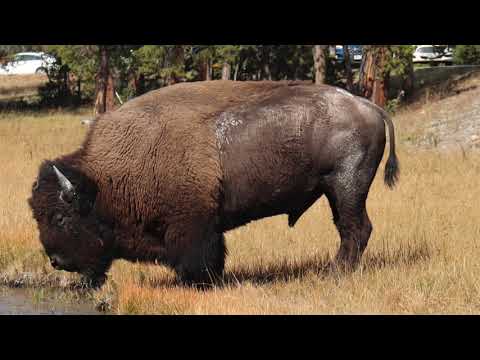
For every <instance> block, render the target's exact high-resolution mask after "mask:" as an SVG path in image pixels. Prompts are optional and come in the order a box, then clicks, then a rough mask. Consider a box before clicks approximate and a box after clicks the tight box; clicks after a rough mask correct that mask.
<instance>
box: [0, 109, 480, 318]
mask: <svg viewBox="0 0 480 360" xmlns="http://www.w3.org/2000/svg"><path fill="white" fill-rule="evenodd" d="M81 118H82V113H79V114H73V115H72V114H63V113H52V114H41V115H20V114H15V113H11V114H3V115H1V114H0V163H1V164H2V172H1V173H0V188H1V189H2V191H1V192H0V211H1V217H0V228H1V229H2V232H1V235H0V277H1V279H2V281H3V283H4V284H10V285H15V284H17V285H27V286H43V287H59V288H63V289H64V291H65V292H66V293H69V292H70V291H69V290H68V288H69V286H71V285H72V284H75V281H76V280H77V279H78V278H77V277H76V275H72V274H67V273H64V272H58V271H53V269H51V267H50V266H49V265H48V261H47V259H46V257H45V256H44V255H43V254H42V251H41V246H40V244H39V241H38V233H37V230H36V226H35V224H34V222H33V220H32V218H31V214H30V211H29V208H28V205H27V203H26V199H27V198H28V196H29V193H30V187H31V184H32V183H33V181H34V179H35V176H36V171H37V168H38V165H39V164H40V162H41V161H42V160H43V159H45V158H52V157H55V156H58V155H60V154H63V153H67V152H69V151H72V150H74V149H75V148H77V146H78V145H79V144H80V143H81V141H82V139H83V136H84V134H85V130H86V129H85V128H84V127H83V126H82V125H81V124H80V121H79V120H80V119H81ZM405 126H407V125H405V124H398V126H397V132H398V133H399V134H401V132H402V131H407V129H406V128H405ZM399 157H400V161H401V167H402V174H401V179H400V182H399V185H398V187H397V188H395V190H394V191H390V190H388V189H387V188H386V187H385V186H384V184H383V180H382V178H383V166H384V162H382V164H381V168H380V171H379V173H378V174H377V177H376V179H375V182H374V184H373V187H372V189H371V192H370V195H369V199H368V210H369V214H370V217H371V219H372V222H373V226H374V231H373V234H372V237H371V239H370V243H369V246H368V248H367V251H366V253H365V256H364V259H363V261H362V266H361V268H360V269H359V270H358V271H357V272H355V273H353V274H350V275H346V276H342V277H336V276H331V275H330V276H326V275H324V274H322V271H321V269H322V267H323V265H324V264H325V262H326V260H327V258H328V257H329V256H333V255H334V254H335V252H336V250H337V247H338V245H339V239H338V235H337V232H336V229H335V227H334V225H333V223H332V221H331V213H330V209H329V207H328V204H327V201H326V199H324V198H322V199H321V200H319V201H318V202H317V203H316V204H315V205H314V206H313V207H312V209H310V210H309V211H308V212H307V213H306V214H305V215H304V216H303V217H302V218H301V219H300V221H299V222H298V224H297V226H296V227H295V228H294V229H290V228H288V226H287V219H286V217H284V216H278V217H274V218H270V219H266V220H262V221H258V222H255V223H252V224H250V225H248V226H245V227H242V228H239V229H236V230H234V231H232V232H230V233H228V234H227V236H226V237H227V244H228V247H229V251H230V255H229V257H228V259H227V264H226V275H225V281H224V284H223V286H218V287H216V288H214V289H212V290H209V291H196V290H192V289H186V288H182V287H180V286H177V285H176V284H175V283H174V277H173V274H172V272H171V271H169V270H167V269H166V268H164V267H160V266H153V265H142V264H132V263H127V262H124V261H117V262H116V263H114V266H113V267H112V269H111V271H110V278H109V280H108V282H107V284H106V285H105V286H104V287H103V288H102V289H101V290H99V291H95V292H92V293H90V294H89V296H90V297H91V298H92V299H93V300H94V302H96V304H97V305H99V306H100V307H104V308H108V309H110V311H111V312H113V313H129V314H152V313H153V314H320V313H322V314H323V313H326V314H343V313H356V314H358V313H375V314H378V313H394V314H398V313H407V314H418V313H462V314H471V313H478V312H479V311H480V277H479V275H480V244H479V242H478V241H477V240H478V239H479V238H480V225H479V222H478V219H479V217H480V201H478V199H480V188H479V186H478V183H479V182H478V178H479V174H480V161H479V160H480V155H479V154H478V153H473V152H472V153H467V154H466V156H465V155H463V154H462V153H460V152H459V153H450V154H441V153H436V152H427V151H423V152H421V151H416V150H414V149H408V148H406V147H405V146H404V145H403V144H402V143H401V142H400V144H399Z"/></svg>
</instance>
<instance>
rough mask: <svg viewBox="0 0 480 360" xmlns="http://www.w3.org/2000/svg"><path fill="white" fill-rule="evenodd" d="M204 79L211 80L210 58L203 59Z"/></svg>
mask: <svg viewBox="0 0 480 360" xmlns="http://www.w3.org/2000/svg"><path fill="white" fill-rule="evenodd" d="M205 80H206V81H211V80H212V63H211V60H210V59H206V60H205Z"/></svg>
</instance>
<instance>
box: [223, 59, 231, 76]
mask: <svg viewBox="0 0 480 360" xmlns="http://www.w3.org/2000/svg"><path fill="white" fill-rule="evenodd" d="M230 73H231V66H230V64H229V63H228V62H227V61H225V62H224V63H223V67H222V80H230Z"/></svg>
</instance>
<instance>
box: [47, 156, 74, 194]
mask: <svg viewBox="0 0 480 360" xmlns="http://www.w3.org/2000/svg"><path fill="white" fill-rule="evenodd" d="M52 167H53V170H54V171H55V174H56V175H57V179H58V183H59V185H60V188H61V191H60V200H62V201H64V202H66V203H71V202H72V200H73V198H74V197H75V187H74V186H73V185H72V183H71V182H70V180H68V179H67V177H66V176H65V175H63V174H62V173H61V172H60V170H58V169H57V167H56V166H55V165H52Z"/></svg>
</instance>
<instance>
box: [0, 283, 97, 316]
mask: <svg viewBox="0 0 480 360" xmlns="http://www.w3.org/2000/svg"><path fill="white" fill-rule="evenodd" d="M100 314H101V313H100V312H98V311H96V310H95V308H94V305H93V304H92V303H89V302H86V301H78V300H75V301H64V300H62V299H61V298H60V294H59V293H56V292H48V293H45V292H41V293H39V292H35V290H32V289H10V288H4V287H0V315H100Z"/></svg>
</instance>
